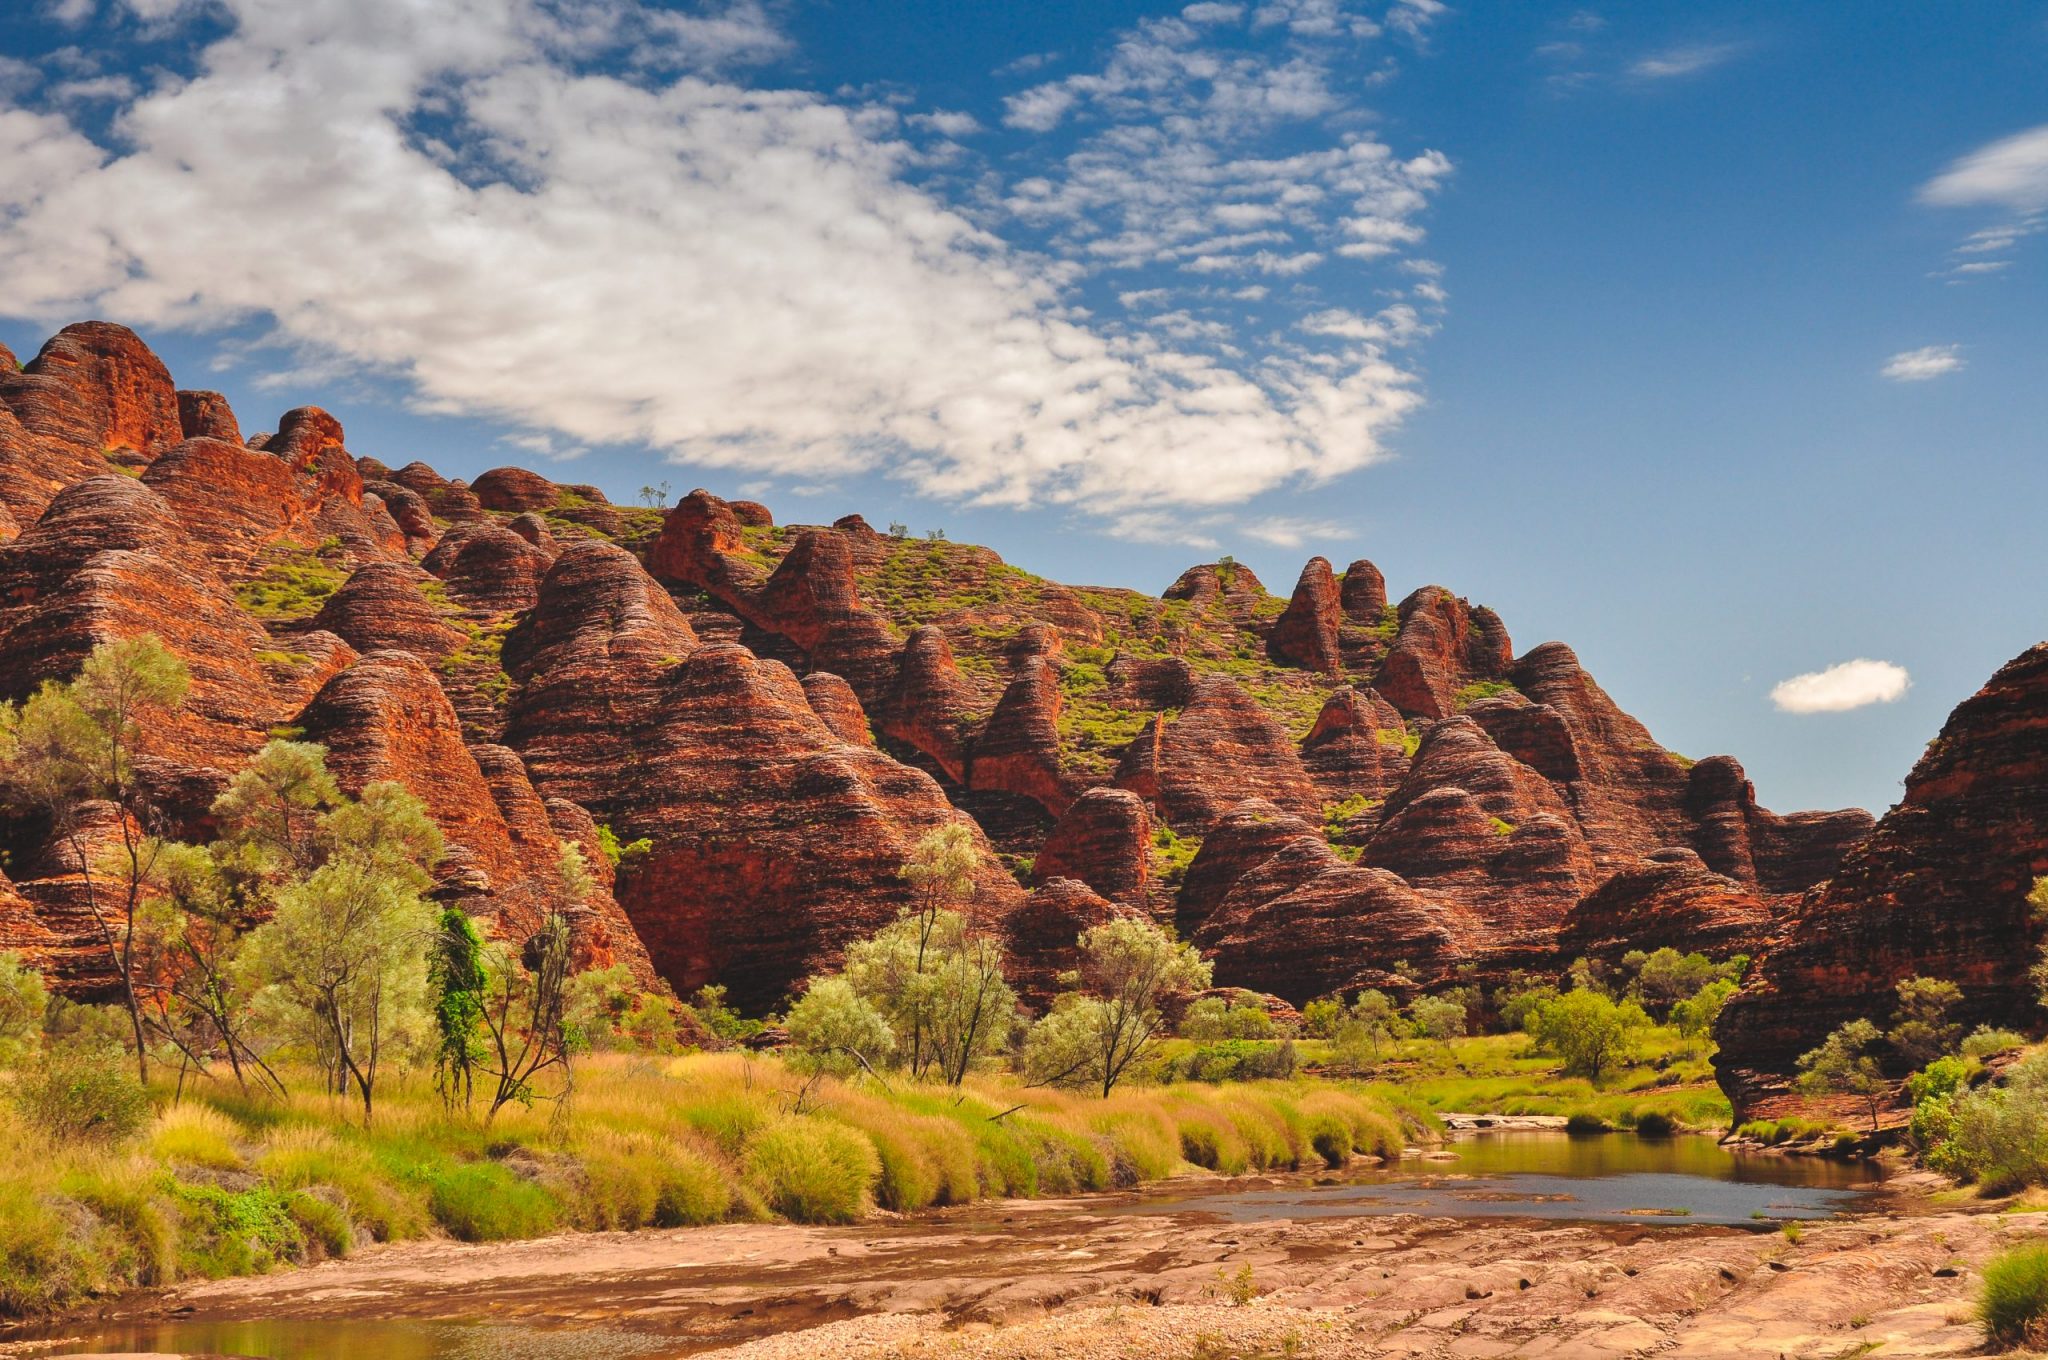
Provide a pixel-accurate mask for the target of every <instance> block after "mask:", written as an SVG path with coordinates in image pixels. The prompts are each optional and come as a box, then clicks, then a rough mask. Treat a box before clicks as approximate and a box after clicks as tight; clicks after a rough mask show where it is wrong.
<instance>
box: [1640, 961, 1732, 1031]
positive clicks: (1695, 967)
mask: <svg viewBox="0 0 2048 1360" xmlns="http://www.w3.org/2000/svg"><path fill="white" fill-rule="evenodd" d="M1629 957H1630V958H1633V957H1635V955H1633V954H1632V955H1630V956H1629ZM1622 962H1623V964H1624V965H1626V964H1627V962H1628V959H1627V958H1624V959H1623V960H1622ZM1723 973H1724V970H1723V968H1722V967H1721V966H1720V965H1718V964H1716V963H1715V962H1714V961H1713V960H1712V959H1709V958H1708V957H1707V956H1706V955H1705V954H1697V953H1695V954H1681V953H1679V952H1678V951H1677V950H1676V949H1672V948H1670V947H1669V946H1666V947H1665V948H1662V949H1659V950H1657V951H1656V952H1654V953H1651V954H1647V955H1643V956H1642V961H1641V965H1640V966H1639V967H1638V968H1637V969H1636V970H1635V974H1636V980H1635V985H1634V987H1633V988H1632V989H1631V990H1632V991H1633V992H1634V994H1635V996H1636V998H1637V999H1638V1000H1639V1001H1641V1002H1642V1004H1643V1008H1644V1009H1645V1010H1647V1011H1648V1012H1649V1013H1650V1014H1651V1015H1655V1016H1668V1015H1669V1014H1670V1013H1671V1008H1672V1007H1673V1006H1675V1005H1677V1004H1678V1003H1679V1002H1681V1001H1683V1000H1685V999H1686V998H1687V997H1691V996H1697V995H1698V994H1699V990H1700V988H1702V987H1704V986H1706V985H1707V984H1708V983H1709V982H1712V981H1713V980H1714V979H1715V978H1717V977H1720V976H1722V975H1723Z"/></svg>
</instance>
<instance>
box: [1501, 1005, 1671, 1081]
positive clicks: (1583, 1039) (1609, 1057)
mask: <svg viewBox="0 0 2048 1360" xmlns="http://www.w3.org/2000/svg"><path fill="white" fill-rule="evenodd" d="M1649 1020H1650V1018H1649V1016H1647V1015H1645V1014H1643V1008H1642V1007H1641V1006H1638V1005H1637V1004H1636V1003H1635V1002H1633V1001H1622V1002H1615V1001H1611V1000H1609V999H1608V998H1607V996H1606V995H1605V994H1604V993H1601V992H1595V991H1590V990H1585V989H1580V990H1577V991H1570V992H1566V993H1565V994H1564V995H1562V996H1559V997H1557V998H1555V999H1554V1000H1552V1001H1549V1002H1546V1003H1545V1004H1544V1005H1543V1006H1542V1007H1541V1008H1540V1009H1539V1010H1537V1011H1536V1012H1535V1014H1534V1023H1533V1024H1532V1025H1531V1027H1530V1030H1529V1033H1530V1036H1531V1037H1532V1038H1534V1039H1535V1041H1536V1045H1537V1047H1539V1048H1542V1049H1546V1050H1548V1051H1549V1052H1552V1053H1555V1054H1557V1055H1558V1057H1560V1058H1562V1059H1564V1070H1565V1075H1566V1076H1573V1077H1586V1078H1588V1079H1589V1080H1592V1081H1596V1082H1597V1081H1599V1080H1600V1078H1601V1077H1602V1076H1603V1075H1604V1074H1605V1073H1606V1072H1607V1070H1608V1069H1609V1068H1610V1067H1612V1066H1613V1065H1614V1064H1615V1063H1617V1062H1620V1061H1622V1060H1624V1059H1625V1058H1626V1057H1627V1055H1628V1052H1629V1047H1630V1043H1631V1041H1632V1038H1633V1035H1634V1033H1635V1031H1636V1030H1638V1029H1640V1028H1642V1027H1643V1026H1644V1025H1647V1024H1648V1023H1649Z"/></svg>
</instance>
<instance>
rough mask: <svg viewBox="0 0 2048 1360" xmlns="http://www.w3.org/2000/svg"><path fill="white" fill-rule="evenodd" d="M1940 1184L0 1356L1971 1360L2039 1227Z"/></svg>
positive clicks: (1041, 1217)
mask: <svg viewBox="0 0 2048 1360" xmlns="http://www.w3.org/2000/svg"><path fill="white" fill-rule="evenodd" d="M1936 1185H1937V1182H1936V1181H1935V1180H1934V1178H1931V1177H1924V1176H1919V1175H1907V1176H1902V1177H1895V1178H1894V1179H1893V1180H1891V1181H1889V1182H1887V1183H1886V1184H1885V1185H1884V1187H1883V1188H1882V1189H1879V1190H1876V1191H1873V1192H1872V1193H1871V1199H1870V1207H1871V1209H1872V1210H1873V1211H1872V1212H1868V1213H1861V1214H1856V1215H1852V1216H1848V1217H1844V1218H1839V1219H1833V1220H1829V1221H1825V1222H1816V1223H1808V1224H1804V1225H1801V1226H1800V1227H1799V1228H1798V1229H1796V1230H1795V1235H1794V1236H1788V1235H1787V1234H1786V1233H1785V1232H1782V1231H1763V1230H1758V1229H1749V1228H1729V1227H1705V1226H1679V1225H1667V1224H1664V1223H1655V1224H1652V1223H1648V1222H1646V1223H1645V1224H1644V1225H1642V1226H1636V1225H1615V1224H1604V1225H1603V1224H1573V1223H1559V1222H1546V1221H1542V1220H1538V1219H1490V1220H1483V1221H1473V1220H1460V1219H1455V1218H1438V1217H1417V1216H1391V1217H1375V1218H1331V1219H1313V1220H1289V1219H1276V1220H1272V1221H1264V1222H1254V1223H1241V1222H1226V1221H1223V1220H1222V1219H1220V1218H1219V1217H1218V1216H1217V1215H1214V1214H1206V1213H1201V1212H1156V1211H1155V1212H1146V1213H1136V1212H1132V1210H1133V1209H1135V1208H1138V1207H1141V1206H1140V1205H1139V1204H1137V1203H1136V1202H1135V1197H1125V1198H1106V1199H1091V1200H1080V1201H1053V1202H1045V1201H1039V1202H1029V1203H1022V1202H1018V1203H998V1204H990V1205H978V1206H971V1207H967V1208H963V1209H959V1210H953V1211H946V1212H942V1213H938V1214H934V1215H929V1216H923V1217H920V1218H918V1219H916V1220H899V1221H893V1222H880V1223H870V1224H865V1225H861V1226H856V1227H847V1228H805V1227H793V1226H786V1225H770V1224H741V1225H730V1226H723V1227H713V1228H700V1229H688V1230H681V1231H675V1232H645V1233H621V1234H594V1235H577V1236H564V1237H554V1238H548V1239H543V1240H538V1241H531V1242H515V1243H503V1244H493V1245H483V1246H467V1245H462V1244H457V1243H448V1242H436V1243H415V1244H408V1245H403V1246H394V1247H386V1248H379V1249H374V1250H370V1251H366V1252H364V1253H362V1254H360V1255H359V1256H357V1257H355V1258H352V1259H350V1260H347V1261H338V1262H332V1263H329V1264H325V1265H321V1266H317V1267H314V1268H311V1269H307V1270H300V1271H292V1272H288V1273H283V1274H278V1275H273V1276H268V1277H262V1278H255V1279H236V1280H222V1281H214V1282H202V1283H194V1284H189V1285H184V1286H180V1287H178V1288H176V1289H173V1290H168V1291H164V1292H162V1293H159V1294H153V1295H147V1296H138V1297H135V1298H131V1299H128V1300H124V1301H122V1302H120V1303H119V1304H117V1305H115V1306H113V1307H112V1308H110V1309H109V1311H108V1313H107V1314H106V1315H105V1316H104V1317H101V1318H95V1319H92V1320H89V1321H88V1320H86V1319H77V1320H75V1321H74V1323H73V1325H72V1326H71V1327H69V1328H67V1329H66V1338H67V1339H66V1340H64V1341H62V1342H59V1344H56V1345H52V1342H54V1341H58V1339H57V1338H54V1337H52V1338H46V1339H45V1340H43V1341H39V1342H31V1343H16V1345H15V1346H10V1347H0V1354H36V1355H47V1354H64V1353H74V1354H75V1353H80V1351H79V1350H78V1348H79V1347H104V1348H107V1349H109V1350H111V1349H115V1348H117V1347H125V1348H126V1351H127V1353H134V1352H135V1351H136V1350H138V1349H160V1350H174V1351H177V1352H179V1353H204V1352H207V1351H212V1352H216V1353H225V1352H229V1351H232V1350H233V1349H234V1348H235V1347H236V1345H237V1343H236V1342H235V1340H234V1338H235V1337H237V1336H244V1335H248V1334H249V1333H248V1331H247V1329H248V1328H249V1327H252V1326H255V1327H267V1328H269V1329H271V1331H272V1332H278V1331H279V1329H282V1334H285V1335H289V1336H290V1337H291V1338H293V1340H294V1345H293V1346H292V1347H291V1348H289V1349H286V1348H282V1347H280V1348H275V1349H268V1350H266V1351H265V1352H264V1353H266V1354H291V1355H295V1356H304V1357H308V1358H309V1360H310V1358H311V1357H321V1358H322V1360H324V1357H327V1356H330V1355H336V1356H338V1355H346V1354H368V1353H371V1350H370V1349H369V1348H367V1347H368V1345H369V1342H368V1338H369V1337H370V1336H371V1335H372V1333H370V1332H367V1331H363V1330H361V1329H364V1328H371V1327H375V1328H378V1329H381V1330H379V1331H377V1332H376V1333H374V1335H375V1336H377V1337H379V1338H381V1339H380V1340H378V1341H377V1342H376V1344H375V1346H374V1349H375V1350H376V1351H377V1353H379V1354H384V1355H390V1356H394V1357H398V1356H405V1357H407V1358H408V1360H409V1358H410V1357H411V1356H419V1357H441V1356H448V1357H453V1356H458V1355H461V1356H466V1355H481V1354H492V1355H495V1356H498V1357H500V1358H501V1360H518V1358H519V1357H524V1356H527V1355H533V1356H550V1355H553V1356H572V1355H573V1356H581V1355H585V1354H604V1355H607V1356H623V1355H631V1354H644V1355H683V1354H702V1353H719V1354H727V1355H732V1356H734V1357H743V1358H744V1360H781V1358H782V1357H801V1358H802V1360H830V1357H835V1356H918V1357H923V1356H931V1357H941V1356H943V1357H970V1358H971V1357H988V1358H989V1360H995V1358H996V1357H1004V1358H1005V1360H1037V1358H1038V1357H1066V1356H1086V1357H1089V1360H1108V1358H1109V1357H1125V1356H1128V1357H1133V1358H1134V1360H1135V1358H1136V1357H1144V1360H1181V1358H1182V1357H1187V1358H1188V1360H1222V1357H1225V1356H1245V1357H1250V1356H1266V1355H1272V1356H1288V1357H1291V1356H1446V1357H1450V1356H1456V1357H1491V1356H1509V1355H1514V1356H1545V1357H1568V1356H1586V1357H1610V1356H1626V1355H1641V1354H1649V1353H1655V1354H1657V1355H1659V1356H1687V1357H1690V1356H1730V1357H1736V1356H1740V1357H1756V1356H1765V1357H1768V1356H1799V1357H1806V1356H1849V1355H1860V1354H1866V1353H1870V1352H1873V1351H1874V1352H1876V1353H1878V1354H1881V1355H1884V1356H1922V1355H1961V1354H1969V1353H1972V1352H1973V1351H1975V1350H1976V1349H1977V1348H1978V1347H1979V1344H1980V1338H1979V1333H1978V1330H1977V1328H1976V1327H1975V1325H1974V1324H1973V1323H1972V1322H1971V1321H1970V1304H1971V1299H1972V1297H1973V1295H1974V1291H1975V1288H1976V1278H1977V1273H1978V1271H1979V1269H1980V1268H1981V1266H1982V1264H1983V1263H1984V1261H1985V1260H1987V1259H1988V1258H1989V1257H1990V1256H1991V1255H1992V1254H1993V1253H1994V1252H1995V1251H1996V1250H1998V1249H1999V1248H2000V1247H2001V1246H2003V1245H2005V1244H2007V1243H2009V1242H2011V1241H2013V1240H2018V1239H2022V1238H2025V1237H2028V1236H2030V1235H2033V1234H2034V1233H2036V1232H2037V1231H2039V1229H2038V1227H2037V1224H2036V1220H2035V1219H2034V1218H2033V1216H2031V1215H2003V1216H2001V1215H1998V1214H1994V1213H1987V1212H1983V1211H1979V1210H1973V1209H1957V1208H1945V1207H1941V1206H1939V1205H1938V1204H1937V1203H1936V1202H1935V1201H1934V1200H1933V1199H1932V1198H1931V1191H1932V1190H1933V1189H1934V1188H1935V1187H1936ZM1201 1188H1202V1189H1203V1190H1204V1191H1213V1190H1214V1189H1215V1188H1216V1184H1215V1182H1213V1181H1209V1182H1205V1183H1204V1184H1203V1186H1202V1187H1201ZM1143 1207H1149V1208H1153V1209H1155V1210H1156V1209H1157V1207H1158V1206H1156V1205H1148V1206H1143ZM251 1320H261V1321H260V1322H253V1321H251ZM479 1323H481V1324H483V1325H482V1330H481V1331H477V1330H475V1327H476V1325H477V1324H479ZM448 1324H461V1325H448ZM408 1326H410V1327H413V1328H415V1329H416V1331H414V1332H409V1333H408V1332H405V1331H404V1330H403V1329H404V1328H406V1327H408ZM394 1327H396V1328H399V1329H400V1330H399V1331H398V1332H393V1331H392V1330H391V1329H392V1328H394ZM237 1328H240V1329H241V1330H239V1331H238V1330H237ZM394 1336H399V1337H403V1336H413V1337H416V1338H417V1339H418V1344H417V1345H402V1344H400V1343H399V1342H397V1341H394V1340H393V1339H392V1338H393V1337H394ZM352 1337H353V1338H358V1339H359V1340H360V1341H361V1343H362V1344H357V1345H354V1346H353V1347H352V1346H351V1345H350V1340H351V1338H352ZM493 1338H495V1340H493ZM508 1338H517V1339H518V1341H519V1343H518V1344H507V1339H508ZM323 1340H325V1341H328V1342H332V1343H334V1345H333V1348H323V1347H322V1342H323ZM586 1343H588V1344H586ZM243 1344H246V1343H243ZM589 1344H596V1345H597V1346H598V1347H599V1349H597V1350H591V1349H589Z"/></svg>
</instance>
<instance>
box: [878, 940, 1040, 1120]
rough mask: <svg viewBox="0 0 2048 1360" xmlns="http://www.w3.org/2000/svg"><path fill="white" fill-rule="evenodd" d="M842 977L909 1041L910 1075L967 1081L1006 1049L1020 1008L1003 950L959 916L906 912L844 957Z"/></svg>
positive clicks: (953, 1082)
mask: <svg viewBox="0 0 2048 1360" xmlns="http://www.w3.org/2000/svg"><path fill="white" fill-rule="evenodd" d="M845 971H846V978H847V980H848V982H850V983H851V984H852V985H853V987H854V989H855V990H856V991H858V992H859V993H860V994H861V996H862V997H864V998H865V999H866V1000H868V1001H869V1002H870V1003H871V1004H873V1005H874V1006H875V1007H876V1008H877V1009H878V1010H879V1011H880V1013H881V1014H882V1015H884V1016H886V1017H887V1018H888V1020H889V1021H890V1023H891V1025H892V1026H894V1029H895V1032H896V1033H897V1034H905V1033H907V1034H910V1035H911V1036H912V1040H913V1041H912V1043H911V1044H910V1045H909V1046H908V1050H907V1051H906V1052H905V1053H904V1054H903V1057H904V1058H905V1060H906V1062H907V1063H908V1065H909V1067H910V1070H911V1075H913V1076H915V1077H918V1078H923V1077H926V1076H928V1075H934V1074H936V1075H937V1076H939V1077H941V1078H942V1079H944V1080H945V1081H947V1082H949V1083H951V1084H952V1085H956V1086H957V1085H959V1084H960V1082H961V1081H963V1080H965V1078H966V1076H967V1073H968V1072H969V1071H970V1070H972V1068H973V1066H974V1064H975V1063H976V1062H977V1061H978V1060H980V1059H981V1058H983V1057H986V1056H988V1055H990V1054H993V1053H996V1052H999V1051H1000V1050H1002V1049H1003V1048H1005V1047H1007V1046H1008V1044H1009V1040H1010V1031H1011V1028H1012V1024H1013V1017H1014V1016H1015V1014H1016V1009H1017V997H1016V993H1015V992H1013V991H1012V990H1011V989H1010V985H1009V983H1008V982H1007V981H1006V980H1005V978H1004V976H1003V947H1002V944H1001V942H1000V941H999V940H997V939H996V938H995V937H994V936H992V935H989V934H988V933H987V932H985V931H978V930H975V929H973V928H972V926H971V925H970V924H969V923H968V921H967V918H966V917H964V916H962V915H961V914H960V913H959V912H956V911H946V910H938V911H934V912H932V913H930V914H925V913H906V914H905V915H903V916H901V917H899V918H897V919H896V920H895V921H894V922H892V923H890V924H889V925H887V926H884V927H883V928H882V929H881V930H879V931H877V932H876V933H875V934H874V935H872V936H870V937H869V938H868V939H865V940H861V941H858V942H857V943H855V944H854V945H852V946H851V947H850V948H849V949H848V950H847V951H846V970H845Z"/></svg>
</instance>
